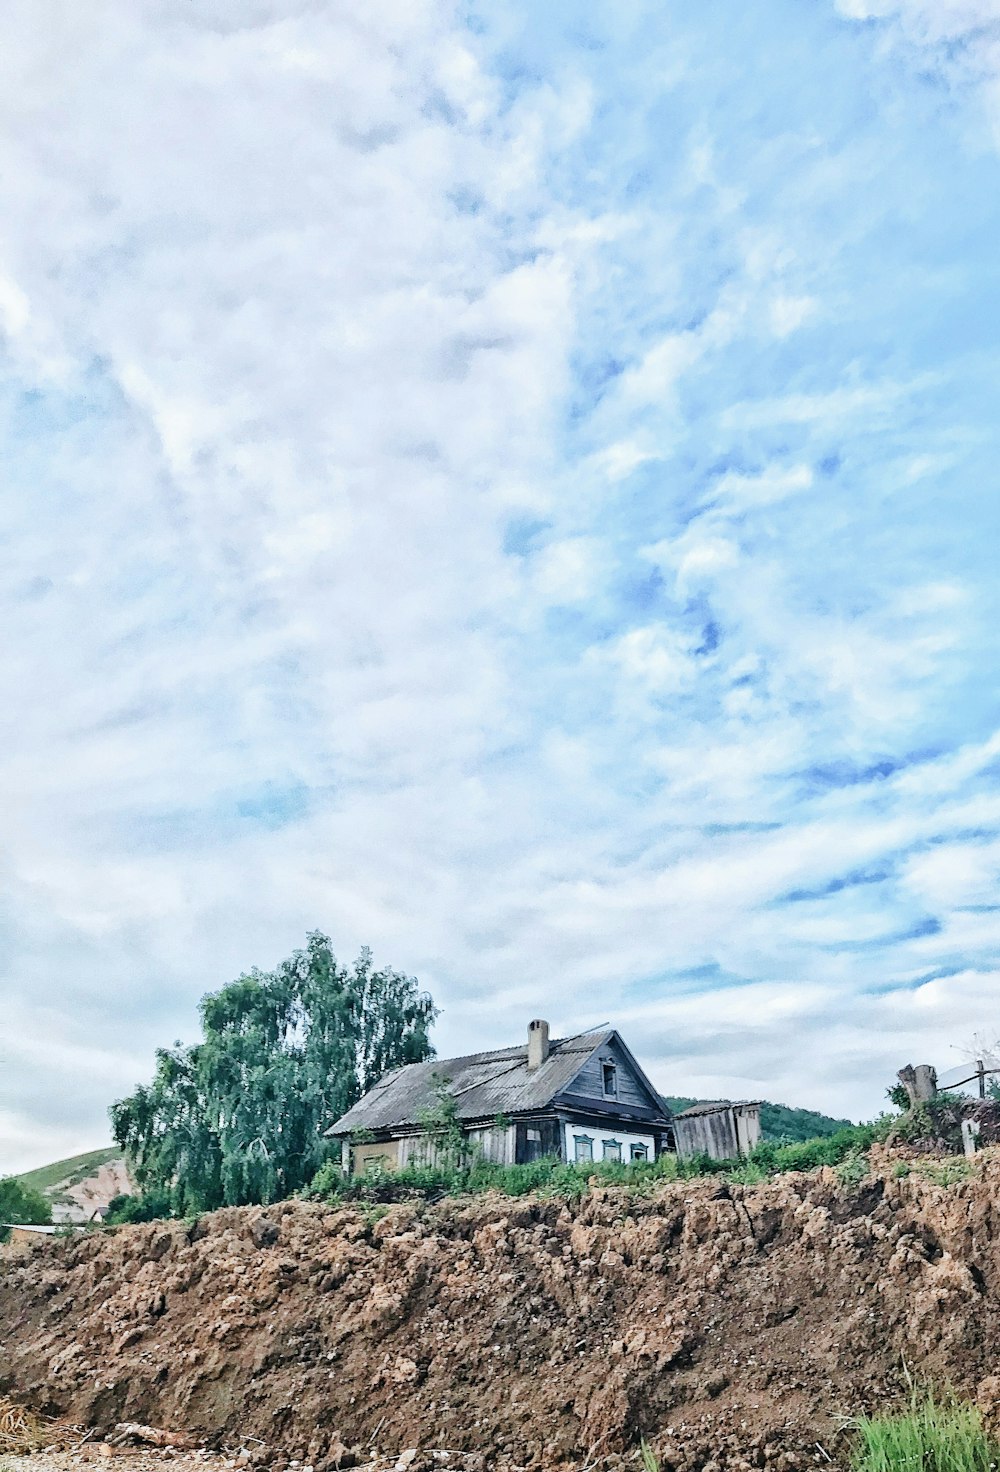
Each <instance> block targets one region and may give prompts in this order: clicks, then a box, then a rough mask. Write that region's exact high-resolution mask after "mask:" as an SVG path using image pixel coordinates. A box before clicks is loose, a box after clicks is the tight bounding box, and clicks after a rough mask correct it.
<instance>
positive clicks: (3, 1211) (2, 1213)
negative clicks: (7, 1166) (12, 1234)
mask: <svg viewBox="0 0 1000 1472" xmlns="http://www.w3.org/2000/svg"><path fill="white" fill-rule="evenodd" d="M51 1222H52V1207H51V1206H50V1205H49V1202H48V1201H47V1200H46V1198H45V1197H44V1196H43V1195H42V1193H41V1191H36V1190H34V1189H33V1188H32V1187H31V1186H25V1185H24V1184H23V1182H21V1181H19V1180H18V1179H17V1177H16V1176H2V1177H0V1240H2V1237H5V1236H6V1235H7V1233H6V1231H5V1228H7V1227H10V1226H16V1225H18V1224H24V1225H28V1226H35V1227H47V1226H49V1225H50V1224H51Z"/></svg>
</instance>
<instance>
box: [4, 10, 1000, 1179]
mask: <svg viewBox="0 0 1000 1472" xmlns="http://www.w3.org/2000/svg"><path fill="white" fill-rule="evenodd" d="M0 25H2V29H3V35H4V43H5V44H4V47H3V53H2V55H3V60H2V62H0V65H2V67H3V69H4V77H3V83H4V85H3V87H2V89H0V97H2V98H3V101H2V103H0V175H2V177H3V179H4V194H5V208H4V234H3V238H2V240H0V447H2V451H3V477H4V480H3V489H4V494H3V496H2V498H0V538H2V540H0V556H2V558H3V562H4V577H3V579H2V583H0V598H2V600H3V609H2V612H3V620H4V628H5V631H6V638H5V640H4V642H3V648H2V650H0V693H2V696H3V699H2V702H0V710H2V712H3V714H2V716H0V720H2V722H3V727H4V731H3V735H4V739H3V741H2V743H0V753H2V755H0V760H2V761H3V764H4V767H5V771H4V777H5V781H4V790H5V793H6V794H7V812H6V818H7V821H6V823H5V825H4V835H3V839H2V846H0V869H2V874H3V879H4V885H3V905H2V910H0V925H2V932H3V938H4V942H5V944H4V946H3V961H2V964H0V996H2V999H3V1004H4V1014H5V1018H6V1019H7V1025H6V1026H5V1029H4V1037H3V1039H2V1041H0V1052H2V1063H3V1067H2V1069H0V1168H14V1167H17V1166H22V1165H27V1164H31V1163H35V1162H38V1161H40V1160H44V1159H46V1158H53V1157H55V1156H57V1155H59V1154H62V1153H67V1152H69V1151H70V1150H73V1149H82V1148H86V1147H88V1146H91V1145H93V1144H95V1143H100V1142H101V1141H102V1140H103V1139H104V1138H105V1137H106V1117H105V1109H106V1105H107V1103H108V1102H109V1099H110V1098H112V1097H114V1096H116V1095H120V1094H121V1093H123V1092H125V1091H127V1090H129V1089H130V1088H131V1087H132V1086H133V1085H134V1084H135V1083H136V1082H138V1081H139V1080H140V1079H142V1078H144V1077H146V1076H148V1074H149V1071H150V1067H151V1058H152V1050H153V1048H154V1047H155V1046H156V1045H157V1044H159V1043H164V1042H170V1041H172V1040H173V1039H174V1038H191V1037H192V1036H193V1032H194V1026H195V1009H196V1004H197V1000H198V998H199V997H200V996H201V995H202V994H203V993H204V992H205V991H206V990H210V989H212V988H214V987H216V986H218V985H220V984H222V983H223V982H225V981H226V980H228V979H230V978H231V977H233V976H235V975H237V974H238V973H239V972H240V971H241V970H242V969H244V968H247V967H249V966H251V965H254V964H257V965H261V966H268V965H271V964H273V963H275V962H276V961H277V960H279V959H280V958H281V957H282V956H284V955H286V954H287V953H288V952H289V951H290V950H291V949H292V948H293V947H294V946H295V945H297V944H299V943H301V941H302V939H303V937H304V934H305V932H306V930H307V929H309V928H312V927H320V928H322V929H325V930H327V931H328V932H329V933H330V934H331V935H332V936H333V938H334V941H335V945H336V947H337V948H338V950H339V951H340V952H341V953H343V954H344V955H345V956H350V955H352V954H354V953H355V952H356V951H357V949H358V948H359V947H360V946H361V945H362V944H370V945H371V946H372V947H373V948H374V950H375V953H376V957H377V958H378V959H379V960H380V961H385V962H388V963H391V964H393V965H396V966H398V967H400V968H403V969H405V970H407V971H409V972H412V973H415V974H417V975H418V976H419V977H420V979H421V981H422V982H424V983H425V984H426V985H427V986H429V987H430V988H431V990H432V991H433V993H434V995H435V997H436V999H437V1000H438V1001H439V1003H440V1004H441V1005H442V1007H443V1008H444V1013H443V1016H442V1018H441V1021H440V1023H439V1026H438V1037H437V1041H438V1045H439V1048H440V1050H441V1051H442V1052H445V1053H447V1052H450V1051H457V1050H459V1049H466V1048H472V1047H475V1046H486V1045H489V1044H492V1043H494V1042H499V1041H502V1042H507V1041H508V1040H510V1039H512V1038H516V1037H519V1036H520V1035H521V1033H522V1031H523V1028H524V1026H525V1025H526V1022H527V1020H528V1019H529V1018H530V1017H532V1016H536V1015H539V1014H542V1015H546V1016H548V1017H550V1019H551V1021H552V1023H553V1025H554V1027H556V1029H557V1030H560V1031H564V1030H570V1029H575V1028H578V1027H580V1026H585V1025H588V1024H591V1023H598V1022H601V1021H604V1020H606V1019H614V1020H615V1021H617V1022H618V1023H619V1024H620V1026H621V1027H622V1030H623V1031H624V1032H625V1034H626V1036H627V1037H628V1038H629V1040H630V1042H631V1043H632V1044H633V1046H634V1047H635V1049H636V1051H637V1052H638V1053H639V1055H640V1057H641V1058H642V1060H643V1062H644V1063H645V1064H646V1065H647V1067H648V1069H649V1071H650V1073H651V1074H652V1076H653V1077H654V1078H655V1079H656V1080H657V1081H658V1082H659V1083H660V1084H661V1086H662V1087H663V1089H664V1091H666V1092H672V1093H691V1094H701V1095H709V1094H711V1095H717V1094H722V1093H725V1094H732V1095H755V1096H763V1097H769V1098H778V1099H784V1100H787V1101H789V1102H793V1103H800V1104H804V1105H811V1106H814V1107H820V1108H824V1109H828V1110H831V1111H833V1112H835V1113H838V1114H841V1113H846V1114H851V1115H853V1116H868V1115H871V1114H872V1113H874V1112H875V1111H877V1109H878V1108H879V1106H880V1103H881V1101H882V1097H883V1092H884V1089H885V1087H886V1084H887V1083H888V1082H889V1080H890V1079H891V1077H892V1075H893V1074H894V1072H895V1069H896V1068H897V1067H899V1066H900V1065H901V1064H903V1063H905V1062H909V1061H912V1062H919V1061H923V1060H925V1059H926V1060H928V1061H932V1062H935V1063H937V1064H938V1066H939V1067H940V1068H942V1069H943V1068H947V1067H949V1066H951V1065H953V1064H954V1063H955V1062H957V1061H959V1060H960V1058H961V1057H962V1056H963V1053H964V1052H966V1051H967V1050H968V1048H969V1047H970V1046H972V1045H973V1040H974V1038H975V1037H976V1036H977V1035H979V1037H980V1038H981V1039H985V1040H986V1041H987V1042H989V1041H990V1040H991V1039H995V1038H996V1037H997V1035H998V1034H1000V1018H998V1016H997V995H998V992H997V983H998V978H1000V972H998V961H997V941H998V934H1000V924H998V917H1000V896H998V886H997V877H998V873H1000V792H998V782H997V776H998V773H1000V710H998V695H997V690H998V680H997V674H998V669H997V662H998V656H997V649H996V639H995V633H994V631H995V629H996V627H997V625H998V622H1000V618H998V615H1000V608H998V593H997V579H996V576H995V573H994V563H995V560H996V552H997V545H998V535H997V534H998V530H1000V512H998V505H997V472H996V466H997V464H998V463H1000V453H998V452H1000V443H998V441H1000V428H998V416H997V413H996V407H995V397H996V384H997V382H998V381H1000V305H998V303H1000V293H998V290H997V285H998V280H997V278H998V272H1000V258H998V254H997V251H996V245H995V242H996V240H997V238H998V237H1000V13H998V12H997V11H996V5H995V0H947V3H946V0H935V3H932V0H839V3H834V0H821V3H817V4H811V5H804V4H801V3H797V4H793V3H785V0H768V3H767V4H766V5H765V4H758V5H756V6H750V7H747V6H745V5H736V4H728V3H727V4H720V5H717V6H713V7H680V6H676V7H665V6H662V5H656V4H652V3H640V0H619V3H616V4H615V5H613V6H612V5H605V4H594V5H591V6H581V5H579V4H578V3H575V0H574V3H558V0H549V3H547V4H546V5H545V6H538V5H534V4H528V3H521V4H519V3H514V0H511V3H508V4H505V5H504V6H502V7H501V6H488V5H484V4H468V5H464V4H452V3H444V0H441V3H432V0H408V3H403V0H386V3H384V4H380V5H379V6H377V7H358V6H350V5H347V4H340V3H330V4H325V5H322V6H317V5H314V4H312V3H308V0H255V3H252V4H248V5H246V6H243V7H240V14H239V17H238V18H234V13H233V9H232V7H231V6H230V5H228V4H223V3H221V0H220V3H217V4H213V3H210V0H209V3H205V4H202V5H199V6H198V7H195V8H192V7H191V6H189V5H187V4H186V3H182V0H141V3H136V0H129V3H126V0H104V3H103V4H102V6H101V7H100V24H95V23H94V15H93V12H88V13H87V14H86V15H84V14H83V13H82V12H81V11H80V9H79V7H77V6H74V5H72V4H70V3H68V0H67V3H65V4H60V5H56V6H55V7H54V9H53V10H52V11H51V14H50V17H49V18H48V20H47V23H46V25H45V26H44V27H42V26H41V25H39V22H38V16H37V7H36V6H33V5H32V4H31V3H29V0H14V3H13V4H11V5H10V6H9V7H8V8H7V10H6V11H5V15H4V19H3V21H2V23H0Z"/></svg>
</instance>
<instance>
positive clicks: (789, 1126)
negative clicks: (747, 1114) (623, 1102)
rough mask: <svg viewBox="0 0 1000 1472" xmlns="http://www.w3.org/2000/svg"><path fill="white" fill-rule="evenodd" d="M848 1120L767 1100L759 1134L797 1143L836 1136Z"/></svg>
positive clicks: (673, 1103) (686, 1103)
mask: <svg viewBox="0 0 1000 1472" xmlns="http://www.w3.org/2000/svg"><path fill="white" fill-rule="evenodd" d="M662 1098H663V1102H664V1103H665V1104H666V1105H668V1107H669V1108H670V1109H671V1110H673V1112H674V1113H675V1114H676V1113H679V1112H680V1110H682V1109H690V1108H691V1105H692V1104H702V1103H704V1102H705V1100H703V1099H685V1098H681V1097H679V1096H675V1095H670V1094H664V1095H663V1096H662ZM850 1123H851V1121H850V1120H849V1119H834V1118H833V1117H832V1116H831V1115H829V1114H820V1113H819V1112H818V1111H817V1110H815V1109H792V1108H791V1106H790V1105H788V1104H771V1103H769V1102H768V1101H767V1100H766V1099H765V1100H764V1101H763V1102H762V1103H761V1106H760V1135H761V1139H762V1140H770V1141H772V1143H774V1144H781V1145H783V1144H788V1145H797V1144H799V1143H800V1142H801V1141H802V1140H816V1139H821V1138H823V1137H825V1136H826V1135H835V1134H836V1133H837V1131H838V1130H842V1129H844V1128H845V1127H846V1126H847V1125H849V1124H850Z"/></svg>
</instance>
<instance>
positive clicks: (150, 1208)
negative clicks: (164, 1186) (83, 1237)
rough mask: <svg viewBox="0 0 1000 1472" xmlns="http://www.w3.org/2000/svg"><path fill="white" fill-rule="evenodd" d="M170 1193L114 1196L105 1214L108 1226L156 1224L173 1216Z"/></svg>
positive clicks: (151, 1192) (148, 1192)
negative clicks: (130, 1223)
mask: <svg viewBox="0 0 1000 1472" xmlns="http://www.w3.org/2000/svg"><path fill="white" fill-rule="evenodd" d="M173 1215H174V1212H173V1210H172V1205H171V1200H170V1192H169V1191H147V1192H145V1194H144V1195H142V1196H113V1197H112V1198H111V1200H110V1201H109V1202H108V1209H107V1211H106V1212H105V1213H104V1221H105V1223H106V1224H107V1225H108V1226H122V1225H124V1224H127V1223H129V1222H155V1221H159V1220H160V1219H161V1218H162V1217H169V1216H173Z"/></svg>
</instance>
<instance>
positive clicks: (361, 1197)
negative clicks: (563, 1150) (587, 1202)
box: [306, 1155, 726, 1202]
mask: <svg viewBox="0 0 1000 1472" xmlns="http://www.w3.org/2000/svg"><path fill="white" fill-rule="evenodd" d="M711 1165H712V1167H713V1168H714V1169H715V1170H716V1171H722V1170H725V1168H726V1166H725V1163H724V1162H720V1161H712V1162H711ZM701 1173H703V1171H702V1168H701V1165H700V1163H699V1162H697V1161H686V1162H685V1163H684V1165H683V1166H678V1164H677V1162H676V1160H675V1158H674V1157H673V1156H672V1155H661V1157H660V1159H659V1160H656V1161H634V1162H631V1163H629V1164H625V1163H624V1162H618V1161H595V1162H588V1163H587V1164H586V1165H575V1164H574V1165H567V1164H565V1163H564V1162H563V1161H561V1160H558V1159H557V1158H556V1157H555V1156H545V1157H543V1158H542V1159H541V1160H533V1161H531V1162H529V1163H528V1164H525V1165H493V1164H491V1163H490V1162H489V1161H484V1160H474V1161H472V1162H471V1163H470V1164H468V1165H464V1166H462V1165H409V1166H405V1167H403V1169H401V1170H371V1171H368V1172H366V1173H365V1174H364V1175H357V1176H345V1175H344V1174H343V1172H342V1171H341V1170H340V1169H339V1167H336V1166H334V1164H333V1163H332V1162H328V1163H327V1164H326V1165H324V1166H323V1167H322V1168H321V1169H320V1170H319V1171H318V1172H317V1173H316V1176H315V1178H314V1179H313V1182H312V1184H311V1186H310V1187H309V1190H308V1192H307V1193H306V1194H307V1195H308V1196H310V1197H312V1198H313V1199H319V1200H324V1201H344V1202H347V1201H362V1202H363V1201H368V1202H390V1201H407V1200H413V1199H420V1198H423V1199H431V1200H437V1199H439V1198H441V1197H444V1196H464V1195H478V1194H480V1193H482V1192H484V1191H499V1192H501V1193H502V1194H503V1195H505V1196H526V1195H528V1194H529V1193H531V1192H534V1193H537V1194H538V1195H542V1196H561V1197H565V1198H568V1199H577V1198H579V1197H581V1196H584V1195H586V1193H587V1191H588V1190H589V1189H590V1185H591V1182H594V1181H596V1183H597V1184H599V1185H602V1186H605V1185H607V1186H611V1185H617V1186H630V1187H633V1188H634V1189H637V1190H640V1191H642V1190H651V1189H652V1188H653V1186H654V1185H656V1184H658V1183H659V1182H661V1181H670V1180H676V1179H678V1177H679V1176H683V1177H685V1178H686V1177H687V1176H690V1175H697V1174H701Z"/></svg>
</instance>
